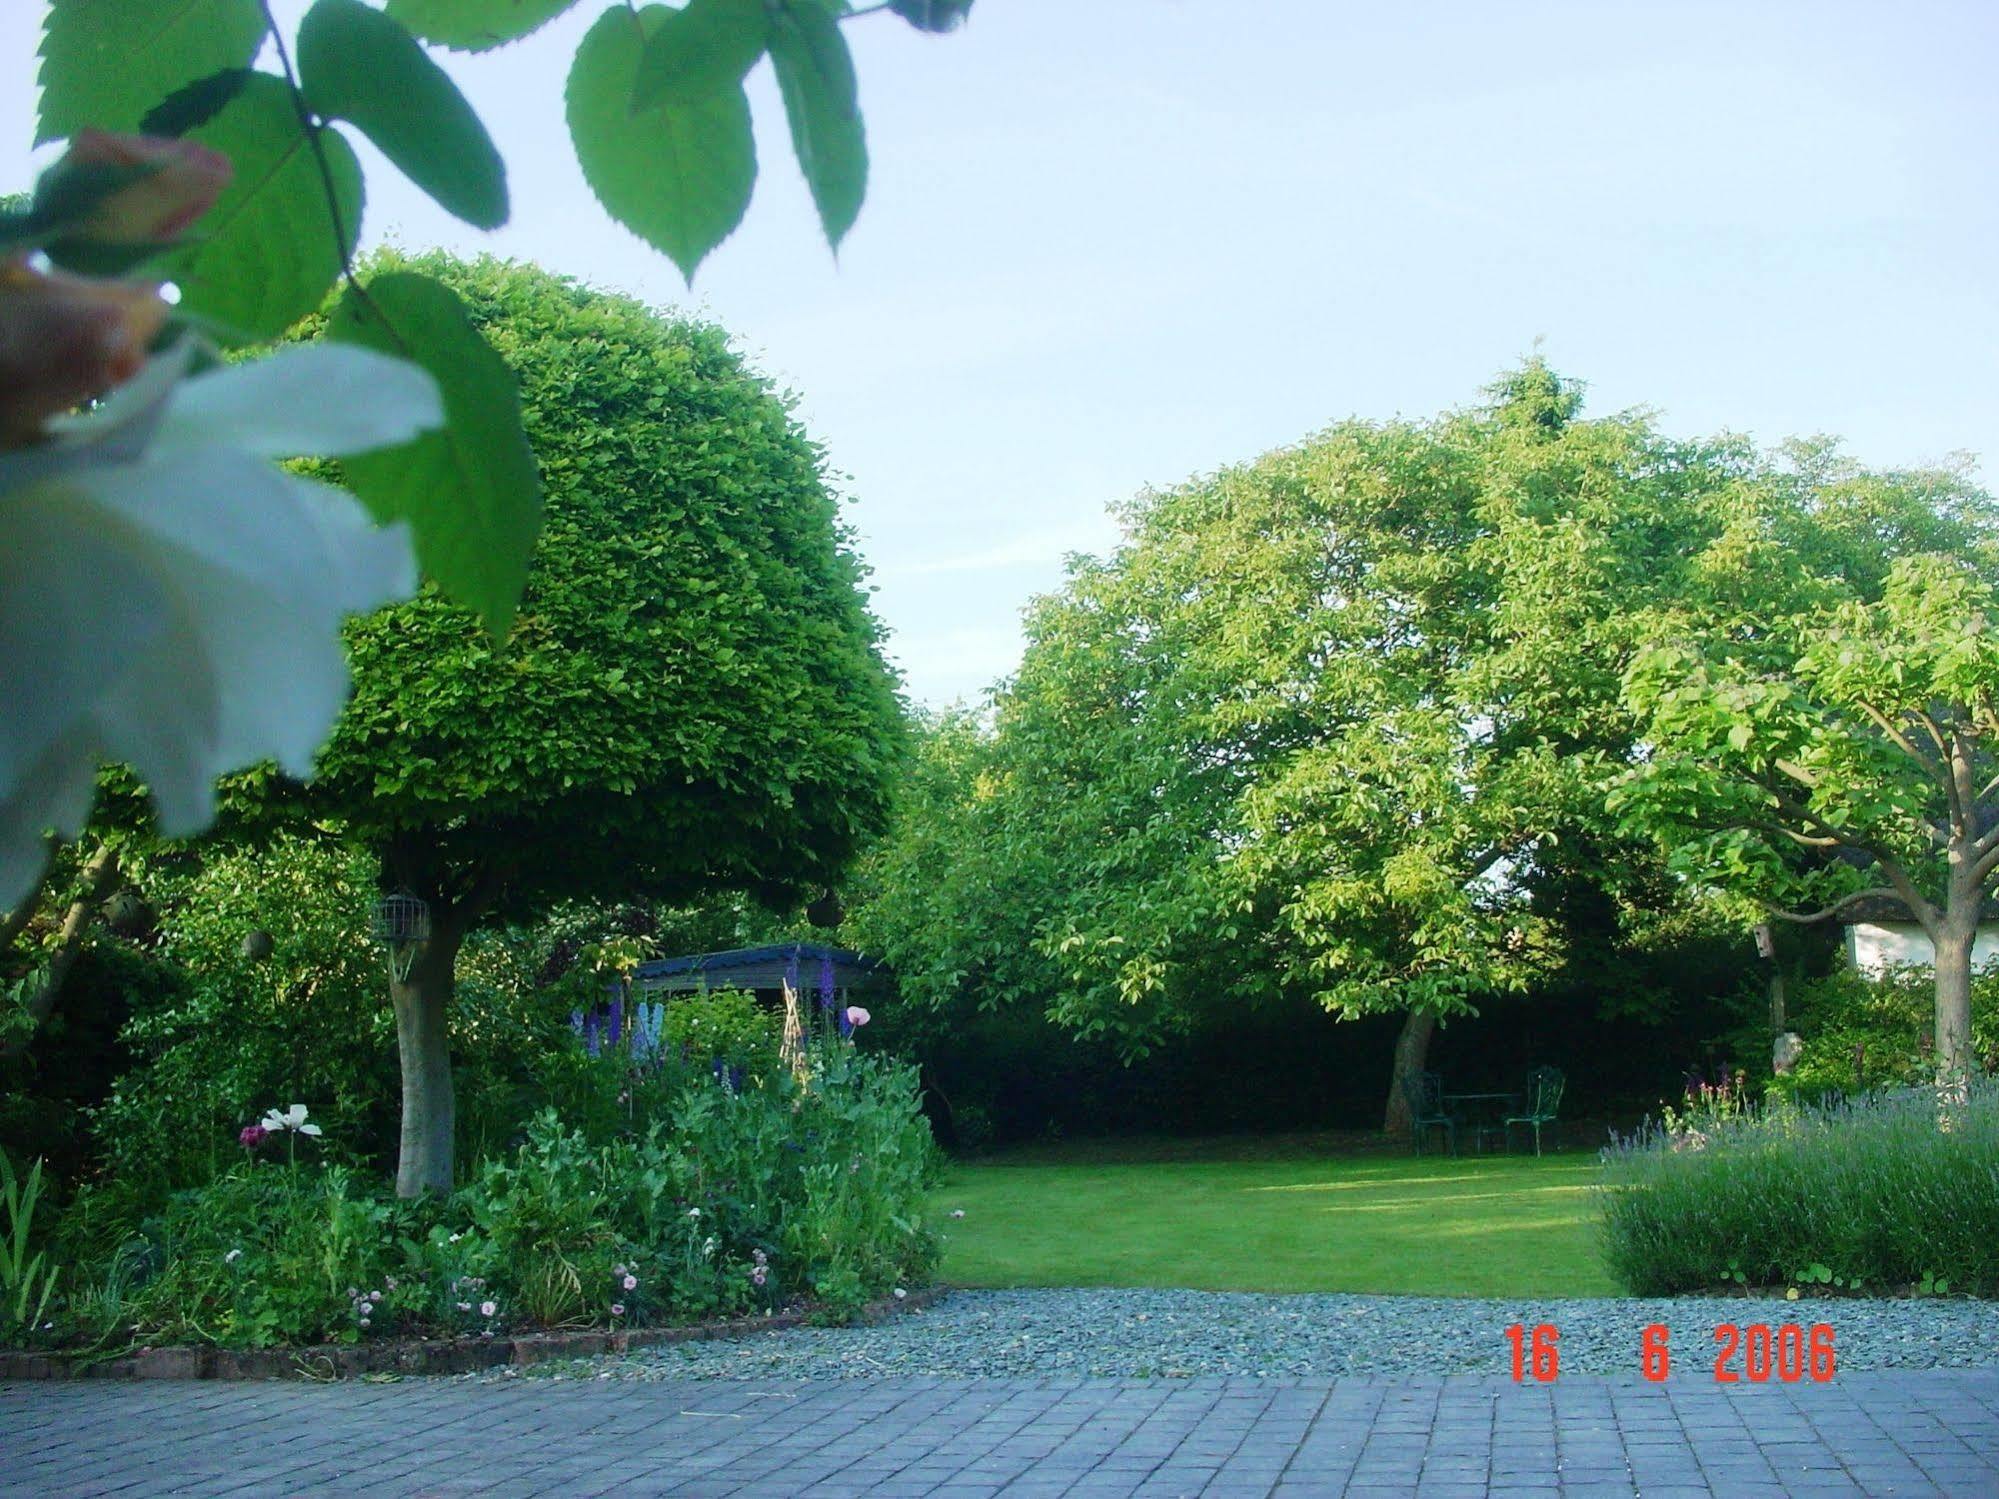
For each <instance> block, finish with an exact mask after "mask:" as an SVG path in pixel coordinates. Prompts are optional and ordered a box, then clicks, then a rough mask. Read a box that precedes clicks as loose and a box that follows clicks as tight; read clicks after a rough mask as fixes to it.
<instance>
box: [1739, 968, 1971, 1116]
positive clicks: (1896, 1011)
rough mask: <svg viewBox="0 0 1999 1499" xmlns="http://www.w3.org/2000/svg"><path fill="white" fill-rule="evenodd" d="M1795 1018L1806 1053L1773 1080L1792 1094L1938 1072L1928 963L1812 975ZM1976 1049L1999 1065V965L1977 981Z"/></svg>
mask: <svg viewBox="0 0 1999 1499" xmlns="http://www.w3.org/2000/svg"><path fill="white" fill-rule="evenodd" d="M1791 1023H1792V1025H1793V1026H1794V1028H1795V1029H1796V1030H1797V1032H1798V1034H1799V1035H1800V1036H1801V1037H1802V1038H1803V1040H1804V1052H1803V1054H1802V1055H1801V1056H1800V1057H1799V1058H1798V1064H1797V1066H1796V1068H1795V1069H1793V1071H1792V1072H1791V1074H1790V1075H1789V1076H1786V1077H1779V1078H1777V1079H1776V1081H1775V1084H1774V1086H1775V1087H1776V1088H1777V1090H1778V1091H1779V1092H1780V1093H1783V1094H1785V1095H1786V1096H1789V1097H1794V1098H1804V1099H1816V1098H1826V1097H1830V1096H1833V1095H1838V1094H1846V1093H1855V1092H1864V1091H1865V1090H1866V1089H1868V1088H1870V1087H1881V1086H1890V1085H1894V1084H1904V1085H1914V1084H1919V1083H1924V1082H1928V1081H1930V1080H1931V1079H1932V1078H1933V1077H1934V1076H1935V1075H1936V1058H1935V1055H1934V1052H1933V1038H1934V1035H1935V1025H1936V980H1935V977H1934V975H1933V974H1932V973H1931V972H1930V971H1929V970H1927V969H1919V968H1917V969H1900V970H1896V971H1893V972H1890V973H1888V974H1886V975H1884V976H1883V977H1881V978H1879V979H1867V978H1863V977H1862V976H1861V975H1859V974H1858V973H1855V972H1854V971H1853V970H1852V969H1850V968H1846V969H1842V970H1840V971H1839V972H1836V973H1832V974H1828V975H1827V976H1825V977H1824V978H1819V979H1813V980H1811V981H1810V982H1808V983H1806V984H1804V985H1802V986H1800V988H1799V991H1798V993H1797V996H1796V998H1795V1000H1794V1001H1793V1004H1792V1007H1791ZM1971 1047H1972V1053H1973V1055H1974V1056H1976V1057H1977V1058H1978V1059H1979V1061H1980V1063H1981V1064H1982V1065H1983V1066H1984V1068H1985V1069H1986V1070H1987V1071H1988V1072H1990V1071H1999V970H1995V969H1991V968H1988V969H1985V970H1983V971H1982V972H1980V973H1978V974H1977V975H1976V976H1975V977H1974V979H1973V983H1972V991H1971Z"/></svg>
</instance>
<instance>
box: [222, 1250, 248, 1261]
mask: <svg viewBox="0 0 1999 1499" xmlns="http://www.w3.org/2000/svg"><path fill="white" fill-rule="evenodd" d="M241 1258H243V1251H242V1250H240V1249H232V1250H230V1251H229V1252H228V1253H227V1254H225V1255H223V1256H222V1263H223V1264H225V1265H233V1264H235V1263H236V1262H237V1261H238V1260H240V1259H241Z"/></svg>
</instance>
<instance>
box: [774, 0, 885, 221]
mask: <svg viewBox="0 0 1999 1499" xmlns="http://www.w3.org/2000/svg"><path fill="white" fill-rule="evenodd" d="M770 56H771V62H772V63H773V64H775V65H776V68H777V86H778V89H779V91H780V92H782V93H783V95H784V115H785V119H786V120H787V121H789V122H790V125H791V147H792V150H794V151H796V152H797V153H798V165H799V167H800V168H801V169H802V170H803V171H804V173H805V180H806V182H807V183H808V184H809V185H810V186H811V188H812V201H813V203H814V204H815V205H817V207H818V209H819V222H820V224H821V225H823V226H824V227H825V230H826V242H827V243H828V244H830V245H831V246H832V247H833V248H834V249H836V250H837V249H839V248H840V241H841V240H842V239H844V238H845V237H846V234H847V231H848V230H849V229H851V228H853V226H854V220H855V219H856V218H857V217H859V215H860V212H861V200H862V199H863V198H864V197H866V196H867V191H868V143H867V136H866V133H865V132H864V131H863V129H862V127H861V109H860V101H859V84H858V82H857V80H856V79H855V77H854V59H853V56H852V55H851V54H850V53H849V52H848V51H847V39H846V37H844V36H842V35H841V34H840V23H839V22H838V21H836V20H834V18H833V17H832V15H831V14H830V13H829V12H827V11H824V10H821V9H819V8H818V7H816V6H810V5H807V6H803V7H797V8H791V9H787V10H785V11H783V12H782V13H781V14H780V15H779V17H778V19H777V22H776V24H775V25H774V26H773V27H772V28H771V40H770Z"/></svg>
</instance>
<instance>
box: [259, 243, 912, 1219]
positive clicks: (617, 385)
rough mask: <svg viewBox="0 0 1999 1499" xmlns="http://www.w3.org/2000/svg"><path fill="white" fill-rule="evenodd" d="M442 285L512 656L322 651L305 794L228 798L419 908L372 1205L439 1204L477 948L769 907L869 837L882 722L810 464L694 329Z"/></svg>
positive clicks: (376, 626) (893, 709)
mask: <svg viewBox="0 0 1999 1499" xmlns="http://www.w3.org/2000/svg"><path fill="white" fill-rule="evenodd" d="M411 269H414V270H419V271H421V272H422V273H423V274H424V275H425V276H427V277H429V278H432V279H434V280H436V281H438V282H441V283H443V284H445V285H447V286H449V287H450V288H451V289H452V290H453V292H454V293H455V294H456V295H457V296H458V297H459V298H460V299H461V300H462V301H463V302H464V304H465V305H466V306H467V307H468V308H469V309H470V314H471V317H472V319H473V321H474V322H475V323H476V324H477V325H478V327H479V329H480V331H481V333H482V335H483V336H484V337H485V338H486V339H487V340H488V341H489V342H490V343H491V344H492V346H493V347H494V348H495V349H496V350H497V351H498V352H499V354H500V356H501V357H502V358H503V359H504V360H505V361H506V364H507V366H508V368H509V369H510V370H511V371H512V372H513V375H514V376H515V377H516V378H517V379H518V380H519V383H520V392H521V410H522V419H523V423H524V425H525V428H526V431H527V433H528V436H529V439H530V441H531V442H532V444H533V446H534V449H535V453H536V456H537V459H538V461H539V463H540V467H541V472H542V479H543V484H544V487H545V490H546V494H547V513H546V520H545V524H544V526H543V530H542V534H541V537H540V540H539V541H538V542H537V544H536V547H535V551H534V555H533V559H532V562H531V564H530V566H529V568H528V575H527V581H526V586H525V589H524V591H523V593H522V596H521V606H520V615H519V618H518V620H517V622H516V624H515V626H514V629H513V632H512V635H511V637H510V639H509V640H508V641H506V642H505V643H504V644H501V643H496V642H495V641H494V640H493V639H492V637H491V636H490V635H489V634H487V633H486V632H485V631H484V630H483V629H482V628H481V625H480V622H479V620H478V619H477V618H476V617H475V616H474V615H473V614H472V613H471V612H470V611H469V610H467V609H465V608H463V607H461V606H458V605H455V604H453V603H451V602H450V601H448V600H446V599H445V598H442V597H440V596H438V595H437V594H436V593H435V592H434V591H426V592H425V593H424V594H423V595H421V596H419V597H418V598H417V599H416V600H415V601H414V602H412V603H409V604H405V605H399V606H396V607H393V608H389V609H386V610H383V611H380V612H378V613H375V614H373V615H370V616H367V617H366V618H364V619H362V620H360V621H358V622H356V623H355V624H353V625H352V626H350V627H349V630H348V636H347V647H348V652H349V656H350V659H351V661H352V663H353V667H354V673H355V690H354V697H353V700H352V702H351V703H350V704H349V706H348V708H347V710H346V712H345V714H344V715H343V716H342V718H341V719H340V721H339V724H338V726H337V727H336V729H335V732H334V735H333V737H332V739H331V740H330V741H329V743H328V744H327V746H326V748H325V750H324V751H323V752H322V754H321V755H320V757H319V761H318V766H317V770H316V773H315V775H314V777H313V779H312V780H311V782H310V783H308V784H304V785H301V784H298V783H295V782H290V781H282V780H278V779H275V778H273V777H271V776H269V775H267V774H260V775H257V776H253V777H250V778H248V779H247V780H246V781H245V782H244V783H243V784H242V785H240V786H239V787H238V788H237V797H236V801H237V805H238V808H239V810H240V812H241V814H242V815H243V816H244V817H246V818H248V819H252V820H255V819H259V818H272V817H277V818H283V819H285V820H287V821H291V822H294V823H297V822H301V821H303V822H309V823H311V824H313V825H316V826H318V827H320V828H322V829H325V830H327V831H329V832H331V833H334V834H336V835H337V836H339V837H341V838H343V839H346V840H349V841H352V842H355V843H358V844H360V845H362V846H364V847H366V848H367V849H369V850H371V851H372V852H373V853H374V854H375V855H376V857H377V859H378V861H379V865H380V869H381V879H382V885H383V888H384V890H385V891H388V892H396V891H403V892H407V893H409V894H411V895H414V896H416V897H418V898H419V899H421V900H423V901H424V902H426V903H427V905H428V908H429V921H430V936H429V940H428V941H427V942H426V943H424V944H423V945H422V946H421V947H419V948H418V949H417V951H416V953H415V957H414V963H413V966H412V967H411V969H410V972H409V975H408V977H407V979H403V980H397V981H395V982H393V983H392V986H391V987H392V993H393V998H394V1002H395V1010H396V1021H397V1038H398V1043H399V1049H400V1053H401V1063H402V1081H403V1114H402V1148H401V1162H400V1167H399V1170H398V1173H397V1186H398V1190H399V1191H401V1192H403V1193H404V1194H406V1195H407V1194H412V1193H415V1192H419V1191H421V1190H424V1189H426V1188H438V1189H448V1188H449V1186H450V1184H451V1177H452V1122H453V1102H452V1088H451V1073H450V1063H449V1056H448V1046H447V1035H448V1018H447V1017H448V1012H449V1007H450V1002H451V995H452V986H453V975H454V968H455V961H456V958H457V954H458V950H459V946H460V944H461V943H462V942H463V940H464V937H465V935H466V933H467V932H468V931H469V930H470V929H472V928H473V927H474V926H475V925H476V924H478V923H480V922H482V921H491V920H496V919H499V918H503V917H505V918H523V917H526V916H529V915H532V914H533V913H535V912H537V911H538V910H540V909H542V908H543V907H544V906H546V905H547V904H548V903H550V902H552V901H556V900H559V899H563V898H568V897H622V896H644V897H649V898H657V899H662V900H672V901H686V900H689V899H691V898H693V897H695V896H698V895H700V894H703V893H705V892H710V891H716V890H722V889H730V888H735V889H750V890H753V891H755V892H757V893H758V894H760V895H762V896H763V897H765V898H766V899H769V900H783V899H786V898H789V897H791V896H794V895H796V894H798V893H800V892H805V891H809V890H811V889H814V888H816V887H818V886H821V885H824V884H827V883H829V882H831V881H832V879H833V878H834V877H835V875H836V874H837V873H838V871H839V870H840V869H841V867H842V866H843V865H844V863H845V862H846V861H847V859H848V858H849V856H850V855H851V853H852V852H853V850H854V848H855V845H856V843H857V842H858V841H859V840H860V839H861V838H862V837H863V836H864V835H866V834H868V833H869V832H871V831H873V830H874V829H875V828H877V827H878V826H879V825H880V823H881V822H882V820H883V816H884V809H885V798H886V785H887V781H888V778H889V776H890V774H891V772H892V770H893V767H894V764H895V762H896V759H897V754H898V746H899V743H900V735H901V728H900V724H901V716H900V705H899V702H898V700H897V697H896V693H895V688H894V683H893V681H892V679H891V677H890V675H889V672H888V670H887V668H886V667H885V666H884V665H883V662H882V659H881V656H880V653H879V650H878V635H879V627H878V625H877V624H876V622H875V620H874V618H873V617H872V615H871V614H870V613H869V611H868V609H867V607H866V603H865V599H864V595H863V592H862V589H861V580H862V569H861V566H860V564H859V562H858V561H857V560H856V558H855V557H854V555H853V553H852V551H851V550H850V549H849V546H848V544H847V539H846V536H845V533H844V532H843V531H842V529H841V527H840V524H839V520H838V515H837V507H836V501H835V497H834V495H833V493H832V491H831V489H830V488H829V485H828V480H827V475H826V473H825V470H824V464H823V455H822V454H821V452H820V450H819V449H818V448H817V447H816V446H815V445H814V444H813V443H812V442H811V441H810V440H809V439H808V438H807V437H806V436H805V434H804V433H803V432H802V431H801V430H800V429H799V427H798V425H797V423H796V422H795V421H794V420H793V419H792V417H791V415H790V410H789V406H788V404H787V403H786V401H785V400H784V399H782V398H781V397H780V396H778V395H777V394H776V393H775V392H773V391H772V389H771V388H770V387H769V385H768V384H767V383H766V382H764V381H763V380H762V379H761V378H759V377H758V376H756V375H755V374H754V373H752V372H751V371H750V370H748V369H747V368H746V367H745V366H744V364H743V362H742V361H741V360H740V359H739V358H738V357H737V356H736V355H735V354H734V353H733V352H732V351H731V350H730V348H729V346H728V341H727V339H726V337H725V336H724V335H723V334H722V333H721V332H720V330H718V329H716V328H713V327H709V326H704V325H700V324H695V323H691V322H685V321H676V320H670V319H667V318H663V317H661V316H659V315H657V314H655V313H653V312H651V311H649V310H648V309H646V308H645V307H643V306H641V305H639V304H638V303H636V302H634V301H631V300H629V299H627V298H624V297H618V296H610V295H605V294H601V293H597V292H592V291H587V290H585V289H583V288H582V287H580V286H577V285H576V284H574V283H573V282H570V281H567V280H564V279H562V278H559V277H556V276H553V275H550V274H547V273H545V272H542V271H539V270H536V269H534V268H532V267H527V266H520V265H509V264H503V263H498V262H494V261H490V260H482V261H480V262H478V263H476V264H471V265H467V264H462V263H457V262H454V261H451V260H449V259H447V258H445V257H442V256H431V257H425V258H423V259H422V260H419V261H416V262H410V263H405V262H402V261H396V260H388V259H385V260H383V261H382V262H379V263H378V264H376V265H375V266H374V268H373V272H374V278H375V280H376V281H377V283H379V282H380V281H381V280H382V279H384V278H385V277H387V276H391V275H395V274H400V273H402V272H403V271H405V270H411Z"/></svg>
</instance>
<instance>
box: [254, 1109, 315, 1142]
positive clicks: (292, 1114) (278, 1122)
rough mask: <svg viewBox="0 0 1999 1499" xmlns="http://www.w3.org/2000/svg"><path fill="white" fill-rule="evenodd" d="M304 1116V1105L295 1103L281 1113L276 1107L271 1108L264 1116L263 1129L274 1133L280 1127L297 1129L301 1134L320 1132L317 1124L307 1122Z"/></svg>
mask: <svg viewBox="0 0 1999 1499" xmlns="http://www.w3.org/2000/svg"><path fill="white" fill-rule="evenodd" d="M305 1116H306V1107H305V1105H304V1104H302V1103H295V1104H293V1105H292V1106H291V1107H290V1108H288V1109H286V1110H285V1111H284V1112H283V1113H282V1114H280V1113H279V1112H278V1111H277V1110H276V1109H272V1110H271V1111H270V1113H268V1114H266V1115H265V1116H264V1119H263V1125H264V1128H265V1129H267V1130H269V1131H271V1133H273V1134H276V1133H277V1132H278V1131H279V1130H281V1129H290V1130H297V1131H298V1132H299V1133H300V1134H302V1135H316V1134H318V1133H319V1132H320V1130H319V1126H318V1125H316V1124H307V1123H306V1120H305Z"/></svg>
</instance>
